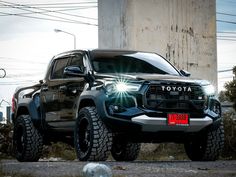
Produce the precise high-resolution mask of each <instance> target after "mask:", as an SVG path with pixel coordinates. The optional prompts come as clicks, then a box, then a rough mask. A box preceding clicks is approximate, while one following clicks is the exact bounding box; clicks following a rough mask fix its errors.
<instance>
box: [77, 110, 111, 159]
mask: <svg viewBox="0 0 236 177" xmlns="http://www.w3.org/2000/svg"><path fill="white" fill-rule="evenodd" d="M74 142H75V150H76V154H77V158H78V159H79V160H80V161H105V160H107V158H108V156H109V153H110V150H111V145H112V133H111V132H110V131H109V130H108V128H107V127H106V125H105V124H104V123H103V122H102V120H101V119H100V118H99V115H98V113H97V109H96V108H95V107H84V108H82V109H81V110H80V111H79V115H78V118H77V119H76V125H75V131H74Z"/></svg>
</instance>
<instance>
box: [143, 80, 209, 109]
mask: <svg viewBox="0 0 236 177" xmlns="http://www.w3.org/2000/svg"><path fill="white" fill-rule="evenodd" d="M144 106H145V107H146V108H148V109H152V110H166V111H180V112H181V111H190V112H191V111H194V110H200V109H201V110H203V109H204V106H205V98H204V93H203V91H202V89H201V87H200V86H197V85H190V84H189V85H186V84H182V83H172V84H166V83H162V84H152V85H150V86H149V87H148V89H147V91H146V94H145V101H144Z"/></svg>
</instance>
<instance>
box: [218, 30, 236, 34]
mask: <svg viewBox="0 0 236 177" xmlns="http://www.w3.org/2000/svg"><path fill="white" fill-rule="evenodd" d="M217 33H226V34H236V31H217Z"/></svg>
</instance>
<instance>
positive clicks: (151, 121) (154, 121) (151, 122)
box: [131, 115, 213, 132]
mask: <svg viewBox="0 0 236 177" xmlns="http://www.w3.org/2000/svg"><path fill="white" fill-rule="evenodd" d="M131 121H132V122H133V123H137V124H139V125H141V127H142V131H144V132H158V131H182V132H198V131H200V130H202V129H203V128H205V127H207V126H209V125H211V124H212V123H213V120H212V118H210V117H208V116H205V117H204V118H190V119H189V125H181V126H179V125H175V126H173V125H168V124H167V118H165V117H149V116H147V115H140V116H137V117H134V118H132V119H131Z"/></svg>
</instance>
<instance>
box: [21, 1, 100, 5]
mask: <svg viewBox="0 0 236 177" xmlns="http://www.w3.org/2000/svg"><path fill="white" fill-rule="evenodd" d="M67 4H70V5H71V4H97V2H96V1H88V2H57V3H35V4H25V5H28V6H42V5H48V6H50V5H67Z"/></svg>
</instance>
